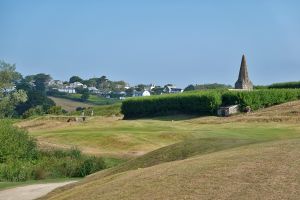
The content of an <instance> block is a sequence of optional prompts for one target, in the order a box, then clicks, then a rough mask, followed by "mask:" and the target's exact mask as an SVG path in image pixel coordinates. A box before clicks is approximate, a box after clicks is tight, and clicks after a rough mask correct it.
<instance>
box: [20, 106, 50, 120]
mask: <svg viewBox="0 0 300 200" xmlns="http://www.w3.org/2000/svg"><path fill="white" fill-rule="evenodd" d="M43 114H45V112H44V109H43V107H42V106H36V107H33V108H29V109H28V110H27V111H25V112H24V113H23V115H22V116H23V118H28V117H32V116H41V115H43Z"/></svg>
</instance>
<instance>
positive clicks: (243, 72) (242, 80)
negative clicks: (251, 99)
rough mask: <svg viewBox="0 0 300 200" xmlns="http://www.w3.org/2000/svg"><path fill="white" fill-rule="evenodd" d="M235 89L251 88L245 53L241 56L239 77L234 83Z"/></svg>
mask: <svg viewBox="0 0 300 200" xmlns="http://www.w3.org/2000/svg"><path fill="white" fill-rule="evenodd" d="M235 89H242V90H253V84H252V82H251V81H250V79H249V76H248V67H247V63H246V57H245V55H243V57H242V62H241V68H240V73H239V79H238V80H237V82H236V83H235Z"/></svg>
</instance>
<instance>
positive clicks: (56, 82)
mask: <svg viewBox="0 0 300 200" xmlns="http://www.w3.org/2000/svg"><path fill="white" fill-rule="evenodd" d="M63 85H64V83H63V81H60V80H51V81H49V83H48V86H52V87H62V86H63Z"/></svg>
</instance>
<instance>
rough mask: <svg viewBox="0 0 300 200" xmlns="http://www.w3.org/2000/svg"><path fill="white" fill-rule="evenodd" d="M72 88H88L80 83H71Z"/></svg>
mask: <svg viewBox="0 0 300 200" xmlns="http://www.w3.org/2000/svg"><path fill="white" fill-rule="evenodd" d="M70 87H71V88H79V87H82V88H87V86H86V85H84V84H82V83H80V82H74V83H70Z"/></svg>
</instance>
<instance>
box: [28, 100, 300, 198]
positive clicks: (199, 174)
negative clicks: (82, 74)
mask: <svg viewBox="0 0 300 200" xmlns="http://www.w3.org/2000/svg"><path fill="white" fill-rule="evenodd" d="M299 104H300V103H299V101H297V102H292V103H288V104H283V105H280V106H275V107H272V108H268V109H264V110H260V111H258V112H255V113H253V114H249V115H237V116H233V117H230V118H216V117H203V118H193V117H192V116H176V117H171V118H170V117H161V118H156V119H144V120H134V121H122V120H115V119H111V118H103V119H101V120H100V119H95V121H94V122H95V123H97V124H98V126H92V125H91V124H92V122H89V123H87V124H85V125H86V126H87V127H91V126H92V127H93V129H97V130H98V131H99V133H102V134H99V135H98V134H97V135H94V137H93V140H94V142H95V140H97V139H100V138H101V139H100V140H99V141H101V140H103V139H105V136H111V135H114V134H116V133H117V135H116V136H120V135H125V136H126V137H127V138H126V139H127V140H126V142H127V143H130V142H132V141H133V140H134V141H138V144H139V145H137V146H135V148H139V151H140V152H147V150H148V149H147V148H145V147H148V148H149V146H150V147H152V148H154V149H157V148H159V146H162V147H163V148H160V149H157V150H155V151H152V152H150V153H147V154H145V155H143V156H140V157H137V158H134V159H132V160H130V161H128V162H126V163H124V164H121V165H119V166H117V167H115V168H111V169H108V170H104V171H102V172H98V173H96V174H94V175H91V176H89V177H87V178H86V179H84V180H82V181H80V182H79V183H76V184H73V185H69V186H66V187H63V188H60V189H57V190H55V191H54V192H52V193H50V194H49V195H47V196H46V197H44V198H43V199H58V200H60V199H64V200H65V199H298V197H299V195H300V192H299V191H300V171H299V170H298V169H299V167H300V154H299V153H298V152H299V150H300V127H299V126H298V122H299V114H298V112H297V110H298V109H299ZM249 119H250V120H249ZM274 119H276V120H274ZM278 119H281V120H278ZM102 120H104V122H103V124H102V123H101V121H102ZM99 123H100V124H99ZM105 124H106V125H107V126H105ZM80 126H81V125H79V127H77V128H75V129H74V127H73V129H72V130H73V131H75V130H77V131H78V132H77V134H80V131H79V129H80ZM99 126H100V127H101V128H100V129H99ZM81 128H82V129H83V130H84V127H81ZM85 128H86V127H85ZM62 130H65V128H62ZM88 130H89V129H88ZM91 132H92V130H89V131H87V132H86V135H89V134H90V133H91ZM35 133H37V135H38V136H41V132H39V131H37V132H34V131H33V134H35ZM64 133H65V132H64ZM48 134H50V133H48ZM56 134H62V136H61V137H63V138H64V139H66V138H67V137H66V136H68V137H69V136H70V135H71V133H65V134H66V135H65V136H64V135H63V133H62V132H61V131H58V132H56ZM56 134H55V135H56ZM92 135H93V134H92ZM50 136H54V135H52V134H50ZM56 136H57V135H56ZM141 137H142V138H143V140H138V139H140V138H141ZM82 139H83V138H82ZM75 141H76V140H74V142H75ZM162 141H164V142H165V143H163V142H162ZM86 142H87V140H86ZM109 142H111V141H108V143H107V144H106V145H107V148H108V149H110V150H111V151H115V152H116V150H118V151H119V150H120V149H122V150H123V151H125V152H126V150H127V151H128V149H130V146H126V145H125V146H123V147H119V148H116V147H117V146H116V147H115V149H114V148H111V147H112V146H114V145H113V144H114V142H112V144H110V143H109ZM159 142H160V143H159ZM176 142H177V143H176ZM91 143H93V142H91V141H90V140H89V141H88V144H91ZM167 143H169V144H171V145H169V146H167V145H168V144H167ZM174 143H175V144H174ZM140 144H143V145H140ZM151 145H153V146H151ZM104 146H105V145H104ZM101 148H103V147H101ZM145 149H146V150H145Z"/></svg>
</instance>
